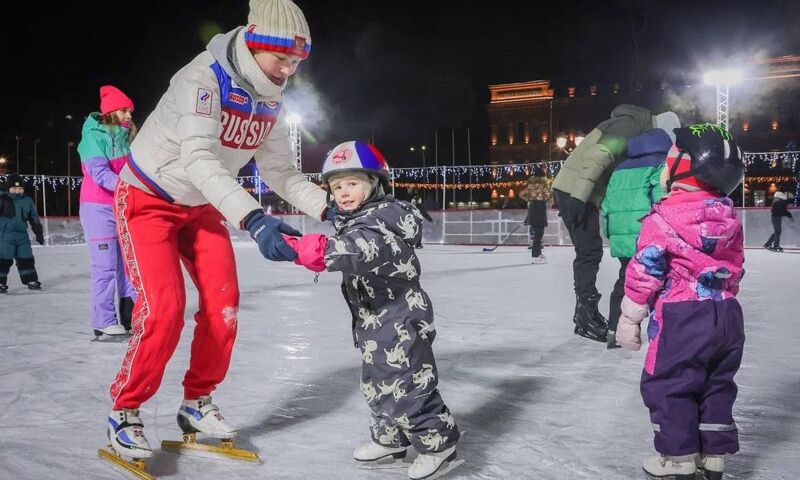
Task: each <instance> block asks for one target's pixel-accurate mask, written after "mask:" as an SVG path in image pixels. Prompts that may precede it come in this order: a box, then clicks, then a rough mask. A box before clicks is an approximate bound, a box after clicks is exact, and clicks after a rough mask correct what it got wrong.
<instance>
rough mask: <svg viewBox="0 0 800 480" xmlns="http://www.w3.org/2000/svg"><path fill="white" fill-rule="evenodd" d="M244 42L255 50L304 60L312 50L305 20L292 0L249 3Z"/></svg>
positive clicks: (265, 0) (254, 1) (251, 0)
mask: <svg viewBox="0 0 800 480" xmlns="http://www.w3.org/2000/svg"><path fill="white" fill-rule="evenodd" d="M244 41H245V43H246V44H247V47H248V48H250V49H252V50H266V51H269V52H278V53H285V54H287V55H294V56H297V57H300V58H301V59H305V58H306V57H308V53H309V52H310V51H311V33H310V32H309V30H308V23H306V17H305V16H304V15H303V11H302V10H300V7H298V6H297V5H295V3H294V2H292V1H291V0H250V14H249V15H248V16H247V29H246V30H245V33H244Z"/></svg>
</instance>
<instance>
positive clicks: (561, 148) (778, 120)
mask: <svg viewBox="0 0 800 480" xmlns="http://www.w3.org/2000/svg"><path fill="white" fill-rule="evenodd" d="M744 78H745V79H744V81H742V82H741V83H740V84H737V85H732V86H731V87H730V106H729V116H730V117H729V118H730V121H729V128H730V130H731V132H732V133H733V134H734V136H735V137H736V138H737V140H738V141H739V144H740V146H741V148H742V150H744V151H745V152H778V151H787V150H798V149H800V147H798V145H800V95H799V94H800V56H784V57H777V58H770V59H768V60H765V61H763V62H761V63H759V64H757V65H755V66H754V67H753V68H752V69H750V70H749V71H747V72H746V73H745V77H744ZM489 93H490V100H489V104H488V105H487V107H486V108H487V112H488V117H489V125H490V131H489V158H490V163H492V164H496V165H504V164H514V163H528V162H548V161H550V162H552V161H559V160H564V159H566V157H567V155H568V154H569V152H570V151H572V149H573V148H574V147H575V145H576V141H577V142H579V141H580V140H581V139H582V136H583V135H585V134H588V133H589V132H590V131H591V129H592V128H594V126H595V125H597V124H598V123H599V122H601V121H603V120H605V119H606V118H608V116H609V114H610V113H611V111H612V110H613V109H614V107H616V106H617V105H619V104H623V103H632V104H635V105H641V106H643V107H645V108H649V109H651V110H652V111H654V112H655V113H660V112H661V111H664V110H674V111H676V113H678V115H679V117H681V121H682V122H683V123H684V124H688V123H695V122H699V121H714V120H715V119H714V118H713V115H714V114H715V106H716V105H715V88H714V87H713V86H705V85H691V84H689V83H688V82H685V81H681V82H672V83H670V84H668V83H666V82H661V83H656V82H650V83H649V84H642V83H638V84H636V85H633V86H627V87H626V86H624V85H622V84H621V83H613V84H610V85H586V86H583V87H578V86H569V85H568V86H566V87H558V86H555V87H554V86H553V85H551V83H550V81H549V80H534V81H529V82H519V83H507V84H500V85H490V86H489ZM559 137H560V139H559ZM795 158H796V157H795ZM798 168H800V166H798V165H797V162H796V161H794V160H793V159H792V158H791V157H784V158H783V159H782V160H777V161H771V162H769V163H768V164H765V163H764V162H760V163H755V164H752V165H751V166H749V167H748V178H749V179H750V180H748V182H747V188H746V189H745V197H746V203H747V205H749V206H752V205H758V206H761V205H769V203H770V202H771V198H772V194H773V193H774V192H775V191H776V190H778V189H779V188H784V189H786V190H789V191H794V190H795V186H796V180H795V179H796V175H797V174H798ZM507 193H508V192H500V194H501V195H502V194H507ZM733 195H734V196H736V195H737V194H736V193H735V194H733ZM741 195H742V193H741V190H739V192H738V197H736V198H741Z"/></svg>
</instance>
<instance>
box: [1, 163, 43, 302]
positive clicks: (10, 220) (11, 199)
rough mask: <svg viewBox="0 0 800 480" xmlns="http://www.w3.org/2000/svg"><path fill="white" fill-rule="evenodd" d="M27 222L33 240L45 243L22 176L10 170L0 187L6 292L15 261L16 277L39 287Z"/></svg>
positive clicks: (2, 255) (2, 258)
mask: <svg viewBox="0 0 800 480" xmlns="http://www.w3.org/2000/svg"><path fill="white" fill-rule="evenodd" d="M28 224H30V226H31V230H33V235H34V237H36V243H38V244H39V245H44V229H43V228H42V222H41V221H40V220H39V215H38V213H36V206H35V205H34V203H33V200H32V199H31V197H29V196H27V195H25V184H24V182H23V181H22V177H20V176H19V175H16V174H10V175H8V176H7V177H6V179H5V182H2V187H1V188H0V293H8V273H9V272H10V271H11V266H12V265H13V264H14V262H15V261H16V262H17V270H18V272H19V279H20V281H22V283H23V284H25V285H27V287H28V289H30V290H41V288H42V284H41V283H39V275H38V274H37V273H36V265H35V263H36V260H35V259H34V258H33V249H32V248H31V240H30V238H29V237H28Z"/></svg>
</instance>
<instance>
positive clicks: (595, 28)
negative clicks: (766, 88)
mask: <svg viewBox="0 0 800 480" xmlns="http://www.w3.org/2000/svg"><path fill="white" fill-rule="evenodd" d="M297 3H298V4H299V5H300V6H301V7H302V9H303V10H304V12H305V15H306V18H307V19H308V22H309V25H310V28H311V37H312V45H313V46H312V50H311V55H310V57H309V59H308V60H307V61H305V62H303V64H301V66H300V68H299V70H298V73H297V74H296V76H295V77H294V78H293V80H292V81H291V82H290V85H289V87H288V88H287V108H292V107H294V108H295V109H297V110H300V111H301V113H302V114H303V118H304V126H305V128H306V129H307V130H308V132H309V133H311V135H312V136H307V137H306V138H305V143H304V147H308V150H307V151H309V152H314V148H313V144H314V143H315V141H316V142H319V143H320V144H321V145H328V144H330V143H338V142H340V141H345V140H350V139H353V138H368V137H371V138H374V140H375V143H376V144H377V146H378V147H379V148H381V149H382V150H383V151H384V153H385V154H386V155H387V157H388V158H389V161H390V163H392V164H394V165H397V166H405V165H411V164H413V163H414V162H419V159H418V157H414V156H413V155H412V154H411V153H410V152H409V151H408V147H409V146H410V145H419V144H422V143H427V144H428V145H431V143H432V142H433V132H434V131H435V130H436V129H439V132H440V135H443V136H447V137H448V140H449V134H450V133H449V132H450V131H451V129H456V130H457V131H458V132H459V133H458V135H462V136H463V132H464V130H465V128H466V127H470V128H471V129H472V135H473V137H475V136H476V132H477V136H478V137H481V138H477V139H475V140H473V143H474V144H475V145H476V146H477V147H478V148H477V149H476V151H474V152H473V155H474V157H475V158H473V163H480V162H481V161H485V160H486V157H487V155H488V154H487V152H486V149H485V148H481V147H482V146H483V145H485V139H484V138H482V137H483V136H484V135H485V134H486V132H487V131H488V125H487V120H486V115H485V105H486V103H488V89H487V85H489V84H495V83H507V82H519V81H529V80H535V79H541V78H546V79H550V80H552V81H553V83H554V84H555V86H556V87H566V86H567V85H577V86H578V87H579V88H581V87H582V86H583V87H586V86H588V85H589V84H598V85H603V84H610V83H613V82H621V83H622V84H623V85H625V84H631V83H633V82H634V81H640V80H644V81H652V80H653V79H665V80H668V81H688V82H692V81H697V80H698V75H699V74H700V73H701V72H702V69H704V67H705V66H706V65H709V64H710V63H719V62H721V61H722V60H723V59H733V58H752V57H753V56H762V57H763V56H775V55H786V54H800V34H798V31H799V30H800V28H798V27H797V26H798V25H800V2H798V1H796V0H785V1H727V2H722V1H695V2H674V1H658V2H656V1H647V0H645V1H641V0H640V1H633V0H612V1H605V2H601V1H570V0H564V1H558V2H547V3H546V2H533V1H501V0H496V1H492V2H478V3H477V6H476V7H471V8H467V7H465V6H464V5H465V4H466V2H453V1H427V2H423V1H379V0H373V1H367V0H364V1H330V2H329V1H322V0H318V1H311V0H305V1H304V0H298V1H297ZM473 3H474V2H473ZM28 8H29V10H28V11H27V12H26V13H25V14H24V15H20V16H17V18H11V16H10V15H8V14H5V15H4V18H5V19H6V22H4V25H3V29H2V32H0V37H1V38H2V42H0V49H2V59H3V66H4V67H5V68H4V69H3V73H4V75H3V79H4V81H3V85H4V88H2V95H1V97H0V108H2V113H3V114H2V115H0V154H2V155H6V156H11V157H13V156H14V155H15V148H16V141H15V136H17V135H19V136H21V137H22V140H21V141H20V146H21V150H22V152H21V156H22V157H23V171H32V169H30V168H26V164H30V163H31V158H32V148H33V147H32V142H33V139H34V138H40V139H41V141H40V144H39V155H40V157H39V161H40V166H39V169H40V173H42V172H44V173H53V174H57V173H62V171H61V169H60V166H59V159H60V158H63V157H64V154H63V151H64V147H63V145H64V144H65V142H66V141H67V140H74V141H77V140H79V135H80V125H81V123H82V121H83V119H84V117H85V116H86V114H88V113H89V112H91V111H94V110H97V109H98V103H99V100H98V87H99V86H100V85H103V84H107V83H110V84H114V85H117V86H119V87H120V88H122V89H123V90H124V91H125V92H126V93H128V95H129V96H130V97H132V98H133V100H134V102H135V103H136V112H135V121H136V122H137V123H139V124H141V123H142V122H143V121H144V119H145V118H146V116H147V114H148V113H149V112H150V111H151V110H152V109H153V107H154V106H155V104H156V103H157V101H158V99H159V98H160V96H161V94H162V93H163V92H164V91H165V89H166V86H167V84H168V82H169V79H170V77H171V76H172V75H173V74H174V73H175V72H176V71H177V70H178V69H179V68H181V67H182V66H183V65H184V64H186V63H187V62H188V61H190V60H191V59H192V58H193V57H194V56H195V55H197V54H198V53H199V52H201V51H202V50H203V49H204V46H205V44H206V42H207V40H208V38H210V35H211V34H213V33H216V32H222V31H227V30H229V29H231V28H233V27H236V26H237V25H241V24H244V23H245V22H246V18H247V2H246V0H240V1H201V0H197V1H168V0H165V1H160V2H146V1H143V2H138V1H136V2H131V1H127V2H125V1H123V2H119V1H115V2H93V1H83V2H57V3H56V4H55V5H52V6H50V5H48V6H46V7H45V6H44V4H41V3H36V4H29V6H28ZM67 115H71V116H72V120H69V119H67V118H66V116H67ZM319 148H324V147H319ZM323 154H324V152H323Z"/></svg>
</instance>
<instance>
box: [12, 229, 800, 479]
mask: <svg viewBox="0 0 800 480" xmlns="http://www.w3.org/2000/svg"><path fill="white" fill-rule="evenodd" d="M545 253H546V255H547V256H548V257H549V259H550V263H548V264H547V265H531V264H530V257H529V255H530V252H529V251H528V250H525V249H524V248H520V247H500V248H499V249H498V250H497V251H495V252H492V253H483V252H481V247H476V246H472V247H466V246H464V247H459V246H439V245H427V246H426V247H425V249H424V250H422V251H420V255H421V261H422V266H423V276H422V283H423V286H424V287H425V288H426V289H427V290H428V292H429V294H430V296H431V298H432V299H433V304H434V308H435V312H436V326H437V329H438V336H437V338H436V343H435V352H436V355H437V361H438V366H439V372H440V377H441V383H440V390H441V392H442V394H443V397H444V399H445V401H446V402H447V403H448V405H449V407H450V409H451V410H452V411H453V413H454V415H455V418H456V420H457V422H458V423H459V426H460V428H461V429H462V431H463V432H464V436H463V439H462V441H461V443H460V445H459V447H458V454H459V457H460V458H461V459H463V460H465V462H464V463H463V464H461V465H460V466H458V467H457V468H456V469H454V470H453V471H452V472H450V473H449V474H448V475H447V476H446V478H451V479H548V480H549V479H563V478H570V479H574V480H578V479H589V478H591V479H640V478H643V475H642V473H641V470H640V461H641V458H642V457H644V456H646V455H649V454H650V453H651V449H652V432H651V430H650V422H649V418H648V414H647V410H646V409H645V407H644V406H643V405H642V402H641V398H640V396H639V387H638V381H639V375H640V371H641V365H642V360H643V355H644V353H643V352H644V351H642V352H636V353H633V352H626V351H622V350H614V351H607V350H606V349H605V347H604V346H603V345H601V344H599V343H595V342H591V341H589V340H584V339H581V338H578V337H575V336H574V335H573V334H572V322H571V317H572V309H573V305H574V303H573V302H574V297H573V295H572V294H571V287H572V280H571V275H572V273H571V262H572V257H573V253H572V250H571V249H570V248H558V247H552V248H547V249H546V252H545ZM236 254H237V261H238V264H239V269H240V270H239V278H240V284H241V311H240V319H239V338H238V340H237V345H236V348H235V350H234V355H233V361H232V365H231V369H230V371H229V373H228V378H227V379H226V381H225V382H224V383H223V384H222V385H220V387H219V389H218V390H217V391H216V392H215V396H214V398H215V401H216V403H217V404H218V405H220V406H221V407H222V409H223V411H224V413H225V415H226V417H227V418H228V419H229V420H230V421H232V422H233V423H234V424H236V425H238V426H239V427H240V436H241V441H240V445H241V446H242V447H244V448H251V449H254V450H256V451H257V452H258V453H259V454H260V456H261V458H262V460H263V462H262V463H261V464H260V465H251V464H246V463H244V462H241V463H236V462H233V461H220V460H212V459H195V458H190V457H186V456H179V455H176V454H173V453H167V452H163V451H161V450H158V449H157V450H156V452H155V456H154V457H153V459H152V460H151V461H150V462H149V469H150V470H151V471H152V472H153V473H154V474H156V475H157V476H159V477H160V478H176V479H177V478H191V479H193V480H199V479H205V478H209V479H213V478H230V479H236V478H242V479H244V478H248V479H249V478H270V479H359V480H361V479H363V480H373V479H398V480H399V479H404V478H407V477H406V470H405V468H403V466H400V467H399V468H393V469H381V470H374V469H373V470H369V469H365V468H363V467H361V466H359V465H357V464H356V463H355V462H354V461H352V460H351V453H352V450H353V449H354V448H355V447H356V446H358V445H359V444H360V443H362V442H364V441H367V440H368V438H369V437H368V430H367V423H368V409H367V406H366V404H365V403H364V400H363V399H362V396H361V393H360V390H359V369H360V355H359V352H358V351H357V350H355V349H354V348H353V345H352V340H351V334H350V319H349V316H348V312H347V309H346V307H345V304H344V300H343V299H342V298H341V293H340V291H339V286H338V285H339V282H340V275H339V274H330V273H328V274H323V275H322V276H321V277H320V280H319V283H314V282H313V274H311V273H309V272H307V271H305V270H304V269H302V268H300V267H298V266H296V265H293V264H285V263H280V264H279V263H269V262H266V261H264V260H262V259H261V257H260V255H259V253H258V250H257V249H256V248H255V245H253V244H250V243H241V244H239V243H237V244H236ZM35 255H36V263H37V266H38V267H39V272H40V277H41V280H42V283H43V286H44V290H43V291H41V292H30V291H28V290H27V289H24V288H23V287H21V286H20V285H19V281H18V277H16V271H15V270H12V276H11V278H10V282H9V283H10V291H9V294H8V295H5V296H1V297H0V312H2V313H0V332H1V333H0V478H2V479H11V478H18V479H44V478H56V477H57V478H60V479H73V478H74V479H113V478H121V475H120V474H118V473H116V472H115V471H114V470H113V469H112V468H111V467H109V466H108V465H107V464H105V463H103V462H101V461H100V460H98V458H97V453H96V451H97V448H98V447H101V446H103V445H105V444H106V438H105V416H106V414H107V413H108V409H109V408H110V400H109V397H108V385H109V383H110V382H111V380H112V378H113V377H114V374H115V372H116V370H117V368H118V367H119V364H120V358H121V356H122V355H123V352H124V349H125V345H124V344H119V343H99V342H90V341H89V340H90V339H91V338H92V335H91V329H90V327H89V320H88V315H89V303H88V302H89V298H88V285H89V280H88V275H89V273H88V265H89V261H88V253H87V251H86V248H85V246H82V245H78V246H53V247H45V248H36V249H35ZM798 267H800V255H793V254H789V253H785V254H776V253H770V252H766V251H762V250H748V251H747V263H746V268H747V276H746V278H745V281H744V283H743V284H742V290H741V294H740V300H741V303H742V305H743V307H744V312H745V322H746V328H747V335H748V337H747V343H746V350H745V358H744V365H743V366H742V369H741V371H740V373H739V375H738V376H737V380H738V382H739V386H740V395H739V400H738V402H737V403H736V407H735V408H736V409H735V415H736V421H737V424H738V425H739V428H740V432H741V447H742V450H741V452H740V453H739V454H738V455H736V456H734V457H731V458H730V459H729V461H728V468H727V472H728V475H727V476H726V478H728V479H771V480H772V479H796V478H800V448H798V443H799V442H798V439H800V426H799V424H800V412H798V410H797V406H798V405H800V377H799V376H798V374H797V373H796V372H797V370H795V368H797V365H798V364H800V362H799V361H798V360H800V349H798V347H797V345H798V344H800V325H798V313H797V307H798V304H799V302H798V299H797V288H796V278H797V271H798ZM617 268H618V264H617V262H616V260H615V259H612V258H610V257H609V256H608V255H607V251H606V256H605V258H604V261H603V264H602V267H601V271H600V278H599V282H598V283H599V287H600V288H601V291H602V292H603V293H604V294H605V295H604V298H603V303H602V306H603V310H604V311H607V298H608V293H609V292H610V290H611V287H612V285H613V282H614V279H615V276H616V273H617ZM195 306H196V294H195V292H194V291H193V290H192V289H190V300H189V307H188V308H187V315H186V321H187V326H186V328H184V332H183V336H182V339H181V343H180V345H179V346H178V348H177V350H176V353H175V355H174V357H173V358H172V361H171V362H170V364H169V365H168V367H167V371H166V375H165V377H164V381H163V384H162V386H161V389H160V391H159V392H158V393H157V395H156V396H155V397H153V398H152V399H151V400H150V401H149V402H147V403H146V404H145V405H144V406H143V407H142V419H143V420H144V422H145V425H146V434H147V436H148V438H149V440H150V442H151V444H153V445H154V446H157V445H159V444H160V442H161V440H163V439H178V438H179V430H178V427H177V425H176V423H175V413H176V411H177V407H178V405H179V403H180V401H181V396H182V389H181V385H180V383H181V379H182V376H183V373H184V371H185V369H186V367H187V365H188V352H189V344H190V341H191V336H192V328H190V327H191V325H192V323H193V320H192V314H193V311H194V310H193V309H194V308H195ZM408 461H410V460H408Z"/></svg>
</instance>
